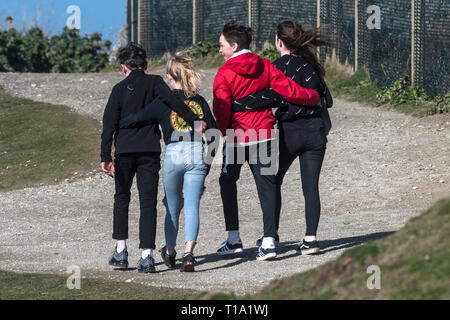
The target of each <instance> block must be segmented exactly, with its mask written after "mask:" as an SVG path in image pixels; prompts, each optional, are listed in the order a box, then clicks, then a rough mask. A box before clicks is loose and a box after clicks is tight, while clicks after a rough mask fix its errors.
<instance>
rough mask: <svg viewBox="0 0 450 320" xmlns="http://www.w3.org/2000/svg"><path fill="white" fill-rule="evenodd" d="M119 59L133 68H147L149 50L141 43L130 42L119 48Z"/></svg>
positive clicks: (121, 62)
mask: <svg viewBox="0 0 450 320" xmlns="http://www.w3.org/2000/svg"><path fill="white" fill-rule="evenodd" d="M117 60H118V61H119V62H120V64H124V65H126V66H127V67H128V68H130V69H131V70H133V69H137V68H144V69H145V68H146V67H147V52H145V50H144V48H142V46H141V45H139V44H137V43H134V42H129V43H128V44H127V45H126V46H124V47H121V48H120V49H119V52H118V53H117Z"/></svg>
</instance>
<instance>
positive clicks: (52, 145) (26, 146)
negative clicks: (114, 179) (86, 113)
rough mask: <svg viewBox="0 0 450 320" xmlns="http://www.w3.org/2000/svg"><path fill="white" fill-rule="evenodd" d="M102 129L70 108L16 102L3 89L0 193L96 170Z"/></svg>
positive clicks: (16, 100)
mask: <svg viewBox="0 0 450 320" xmlns="http://www.w3.org/2000/svg"><path fill="white" fill-rule="evenodd" d="M100 130H101V127H100V124H99V123H98V122H97V121H95V120H92V119H90V118H88V117H83V116H81V115H78V114H76V113H74V112H72V111H71V110H70V109H69V108H68V107H66V106H61V105H52V104H48V103H42V102H35V101H32V100H29V99H22V98H15V97H11V96H9V95H7V94H6V93H5V92H4V90H3V89H2V88H0V192H1V191H10V190H13V189H21V188H25V187H30V186H35V185H38V184H49V183H56V182H60V181H62V180H63V179H66V178H68V177H70V176H72V175H73V174H74V172H77V173H78V175H79V176H80V175H82V174H84V173H86V172H88V171H90V170H92V169H94V168H97V166H98V163H99V159H98V155H99V152H100V151H99V149H100Z"/></svg>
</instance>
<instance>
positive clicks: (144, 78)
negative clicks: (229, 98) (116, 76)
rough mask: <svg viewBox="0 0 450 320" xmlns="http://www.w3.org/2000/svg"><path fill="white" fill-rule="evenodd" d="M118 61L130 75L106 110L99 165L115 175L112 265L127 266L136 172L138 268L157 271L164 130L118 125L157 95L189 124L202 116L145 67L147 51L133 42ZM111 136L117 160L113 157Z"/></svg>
mask: <svg viewBox="0 0 450 320" xmlns="http://www.w3.org/2000/svg"><path fill="white" fill-rule="evenodd" d="M118 60H119V62H120V64H121V66H122V71H123V73H124V75H125V76H126V78H125V79H124V80H122V81H121V82H119V83H118V84H116V85H115V86H114V87H113V89H112V92H111V95H110V97H109V100H108V103H107V105H106V108H105V111H104V114H103V131H102V134H101V168H102V170H103V172H105V173H106V174H108V175H109V176H112V177H114V179H115V187H116V192H115V195H114V216H113V234H112V237H113V239H115V240H117V244H116V249H115V251H114V253H113V255H112V256H111V257H110V259H109V264H110V265H113V266H119V267H128V251H127V248H126V239H128V206H129V203H130V189H131V186H132V183H133V178H134V175H136V177H137V186H138V191H139V201H140V210H141V215H140V219H139V240H140V243H139V248H141V249H143V251H142V255H141V259H140V260H139V263H138V271H139V272H155V267H154V259H153V252H152V250H153V249H155V235H156V199H157V192H158V181H159V169H160V153H161V146H160V138H161V134H160V131H159V129H158V127H157V126H155V125H150V126H146V127H143V128H136V129H130V130H120V129H119V121H120V119H121V118H124V117H125V116H127V115H128V114H131V113H134V112H137V111H138V110H139V109H141V108H142V107H143V106H144V105H145V104H149V103H151V102H152V101H155V100H158V101H161V103H165V104H167V105H168V106H170V107H171V108H173V109H174V110H175V111H176V112H177V113H178V114H179V115H180V116H182V117H183V118H184V119H186V121H188V122H189V123H191V124H193V123H194V121H195V120H197V119H198V117H197V116H196V115H195V114H194V113H193V112H192V111H191V110H190V109H189V108H188V107H186V105H185V104H184V103H183V101H182V100H180V99H177V98H176V97H175V96H173V94H172V92H171V91H170V89H169V87H168V86H167V85H166V84H165V82H164V81H163V79H162V78H161V77H160V76H157V75H147V74H146V73H145V72H144V70H145V69H146V68H147V56H146V52H145V50H144V49H143V48H142V47H141V46H139V45H137V44H134V43H129V44H128V45H126V46H125V47H122V48H121V49H120V50H119V52H118ZM113 141H114V147H115V152H114V153H115V159H114V164H113V162H112V157H111V147H112V143H113Z"/></svg>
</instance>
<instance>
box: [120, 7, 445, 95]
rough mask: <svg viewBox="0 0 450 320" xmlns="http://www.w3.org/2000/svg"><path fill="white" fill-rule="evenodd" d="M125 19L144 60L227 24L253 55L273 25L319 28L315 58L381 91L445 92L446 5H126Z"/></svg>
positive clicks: (212, 35) (213, 34)
mask: <svg viewBox="0 0 450 320" xmlns="http://www.w3.org/2000/svg"><path fill="white" fill-rule="evenodd" d="M127 13H128V19H127V21H128V36H129V39H130V40H133V41H136V42H139V43H141V44H142V45H144V47H145V48H146V49H147V50H148V52H149V54H150V56H161V55H163V54H164V53H165V52H167V51H169V52H174V51H175V50H177V49H180V48H183V47H186V46H189V45H190V44H192V43H196V42H198V41H203V40H207V41H218V38H219V35H220V31H221V28H222V26H223V24H224V23H225V22H227V21H229V20H236V21H238V22H239V23H242V24H246V25H250V26H251V27H252V28H253V29H254V30H255V39H254V44H255V45H256V46H257V47H258V48H261V47H262V46H263V45H264V44H265V43H267V42H269V43H273V42H274V38H275V32H276V26H277V24H278V22H280V21H281V20H284V19H294V20H296V21H298V22H300V23H302V24H304V25H305V26H307V27H316V26H320V25H327V26H328V28H327V29H326V31H327V33H328V35H329V36H330V38H331V40H332V41H333V43H334V45H333V47H331V48H321V50H320V57H321V58H322V59H325V57H327V56H331V55H335V56H336V58H337V59H339V61H340V62H341V63H343V64H344V63H346V64H348V65H349V66H351V67H352V68H353V69H354V70H357V69H359V68H366V69H367V70H368V72H369V74H370V76H371V78H372V79H378V82H379V83H380V84H381V85H387V86H388V85H392V83H393V82H394V81H396V80H398V79H399V78H400V77H402V76H403V75H410V76H411V79H412V84H413V85H416V86H420V87H423V88H424V89H425V90H426V91H427V92H428V93H429V94H432V95H435V94H446V93H447V92H448V91H449V87H450V75H449V73H450V72H449V71H450V65H449V63H450V62H449V61H450V1H449V0H383V1H373V0H227V1H219V0H128V10H127Z"/></svg>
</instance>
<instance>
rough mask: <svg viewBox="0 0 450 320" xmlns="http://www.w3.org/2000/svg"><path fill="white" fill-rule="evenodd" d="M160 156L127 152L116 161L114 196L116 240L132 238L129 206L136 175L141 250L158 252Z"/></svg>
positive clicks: (114, 232) (114, 233)
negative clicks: (156, 240)
mask: <svg viewBox="0 0 450 320" xmlns="http://www.w3.org/2000/svg"><path fill="white" fill-rule="evenodd" d="M160 167H161V163H160V153H156V152H149V153H144V152H140V153H123V154H118V155H117V156H116V158H115V159H114V168H115V175H114V178H115V184H116V193H115V194H114V218H113V235H112V237H113V239H116V240H125V239H128V206H129V204H130V196H131V192H130V190H131V186H132V185H133V178H134V176H135V175H136V179H137V180H136V182H137V188H138V192H139V204H140V211H141V214H140V218H139V241H140V243H139V248H142V249H155V238H156V204H157V196H158V182H159V169H160Z"/></svg>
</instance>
